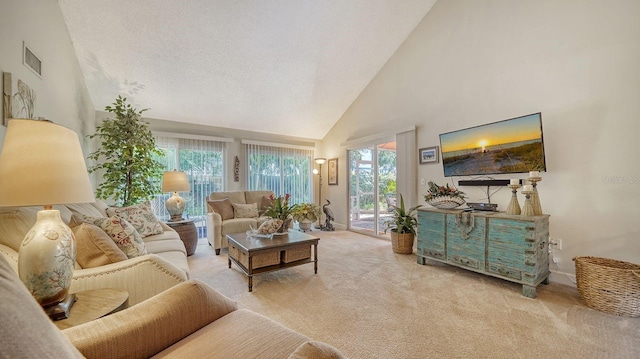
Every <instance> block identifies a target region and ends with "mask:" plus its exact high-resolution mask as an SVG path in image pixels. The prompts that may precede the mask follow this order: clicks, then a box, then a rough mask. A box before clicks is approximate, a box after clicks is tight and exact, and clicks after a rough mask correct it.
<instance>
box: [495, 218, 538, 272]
mask: <svg viewBox="0 0 640 359" xmlns="http://www.w3.org/2000/svg"><path fill="white" fill-rule="evenodd" d="M488 236H489V240H488V246H489V248H488V250H487V261H488V265H487V271H488V272H490V273H493V274H497V275H500V276H503V277H508V278H512V279H517V280H522V281H525V282H531V281H533V279H534V278H535V277H536V275H535V273H536V262H537V257H538V251H539V248H538V245H537V238H536V231H535V223H534V222H531V221H518V220H512V219H502V218H492V219H490V221H489V232H488Z"/></svg>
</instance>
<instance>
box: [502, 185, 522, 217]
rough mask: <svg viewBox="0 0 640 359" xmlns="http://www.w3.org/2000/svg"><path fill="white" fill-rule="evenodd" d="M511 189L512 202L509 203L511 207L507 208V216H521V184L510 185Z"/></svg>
mask: <svg viewBox="0 0 640 359" xmlns="http://www.w3.org/2000/svg"><path fill="white" fill-rule="evenodd" d="M509 188H511V193H512V194H511V201H510V202H509V206H507V211H506V212H505V213H506V214H515V215H517V214H520V213H521V210H520V203H518V194H517V193H518V188H520V185H519V184H510V185H509Z"/></svg>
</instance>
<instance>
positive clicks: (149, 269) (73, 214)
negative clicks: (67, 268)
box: [0, 202, 189, 305]
mask: <svg viewBox="0 0 640 359" xmlns="http://www.w3.org/2000/svg"><path fill="white" fill-rule="evenodd" d="M41 209H42V207H20V208H0V254H1V255H2V257H4V258H6V259H7V261H8V262H9V264H10V265H11V266H12V267H13V269H14V270H15V271H16V272H17V271H18V252H19V248H20V243H21V242H22V240H23V238H24V237H25V235H26V233H27V232H28V231H29V229H30V228H31V227H32V226H33V224H34V223H35V220H36V214H37V212H38V211H39V210H41ZM54 209H57V210H59V211H60V216H61V217H62V220H63V221H64V222H65V223H67V224H69V225H70V227H72V230H73V231H74V233H75V235H76V247H77V252H78V253H77V255H76V269H75V270H74V273H73V281H72V283H71V288H70V291H71V292H72V293H76V292H80V291H84V290H90V289H99V288H119V289H124V290H126V291H128V292H129V304H131V305H133V304H136V303H139V302H141V301H143V300H145V299H148V298H150V297H152V296H154V295H156V294H158V293H160V292H162V291H164V290H166V289H168V288H170V287H172V286H174V285H176V284H178V283H181V282H183V281H185V280H187V279H189V265H188V263H187V254H186V250H185V247H184V243H183V242H182V241H181V240H180V237H179V235H178V233H177V232H175V231H174V230H173V229H171V228H170V227H168V226H167V225H166V224H164V223H162V222H159V221H158V222H159V223H156V226H157V225H159V226H160V227H158V228H161V229H159V230H158V231H157V232H160V233H158V234H154V235H149V236H146V237H144V238H142V240H143V241H144V245H143V247H144V251H145V252H146V253H147V254H143V255H139V256H135V257H132V258H129V257H128V255H125V254H124V253H123V252H121V251H120V253H115V252H118V250H117V249H118V248H117V247H116V250H115V251H111V252H109V250H110V247H109V248H106V249H105V244H108V242H111V244H110V245H111V246H113V245H114V244H113V240H109V237H107V240H103V242H99V241H98V240H97V239H95V238H94V237H96V233H89V234H87V237H88V238H87V239H84V238H83V236H84V232H82V233H80V232H77V231H78V230H79V229H83V230H84V229H90V228H93V227H91V226H89V225H88V224H85V225H83V226H79V223H72V222H73V221H74V220H76V218H78V217H82V216H87V218H99V217H100V218H104V219H105V220H106V219H107V218H108V217H111V216H112V215H109V214H108V213H107V211H108V210H109V207H108V206H107V205H106V204H104V203H103V202H96V203H93V204H75V205H67V206H54ZM102 235H106V234H105V233H104V232H103V233H102ZM81 236H82V237H81ZM96 243H97V244H96ZM83 245H84V247H83ZM87 246H93V247H92V248H89V249H87ZM85 251H88V252H91V253H90V254H88V253H87V252H85ZM95 253H98V255H97V254H95ZM105 253H106V254H105ZM87 256H92V257H91V258H87ZM96 256H98V257H96ZM114 257H115V258H114ZM80 258H83V262H82V263H83V265H84V267H83V265H81V264H80V263H79V261H80Z"/></svg>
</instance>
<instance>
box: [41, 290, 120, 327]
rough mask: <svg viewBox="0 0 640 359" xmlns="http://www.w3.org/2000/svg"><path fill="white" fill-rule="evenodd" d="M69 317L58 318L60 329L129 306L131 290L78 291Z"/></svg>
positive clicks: (57, 324) (57, 322) (56, 322)
mask: <svg viewBox="0 0 640 359" xmlns="http://www.w3.org/2000/svg"><path fill="white" fill-rule="evenodd" d="M76 298H77V299H76V302H75V303H74V304H73V306H72V307H71V311H70V312H69V318H67V319H62V320H56V321H54V322H53V324H55V325H56V327H58V329H66V328H71V327H74V326H76V325H80V324H83V323H86V322H90V321H92V320H95V319H98V318H101V317H104V316H105V315H109V314H112V313H115V312H117V311H120V310H122V309H125V308H127V307H128V306H129V292H127V291H126V290H122V289H110V288H103V289H95V290H87V291H84V292H78V293H76Z"/></svg>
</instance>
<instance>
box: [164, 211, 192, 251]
mask: <svg viewBox="0 0 640 359" xmlns="http://www.w3.org/2000/svg"><path fill="white" fill-rule="evenodd" d="M165 223H166V224H167V226H169V227H171V228H173V230H175V231H176V232H178V235H179V236H180V239H181V240H182V242H183V243H184V247H185V248H186V249H187V256H190V255H192V254H193V253H195V252H196V248H197V247H198V230H197V229H196V224H195V223H194V222H193V219H183V220H182V221H175V222H171V221H167V222H165Z"/></svg>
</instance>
